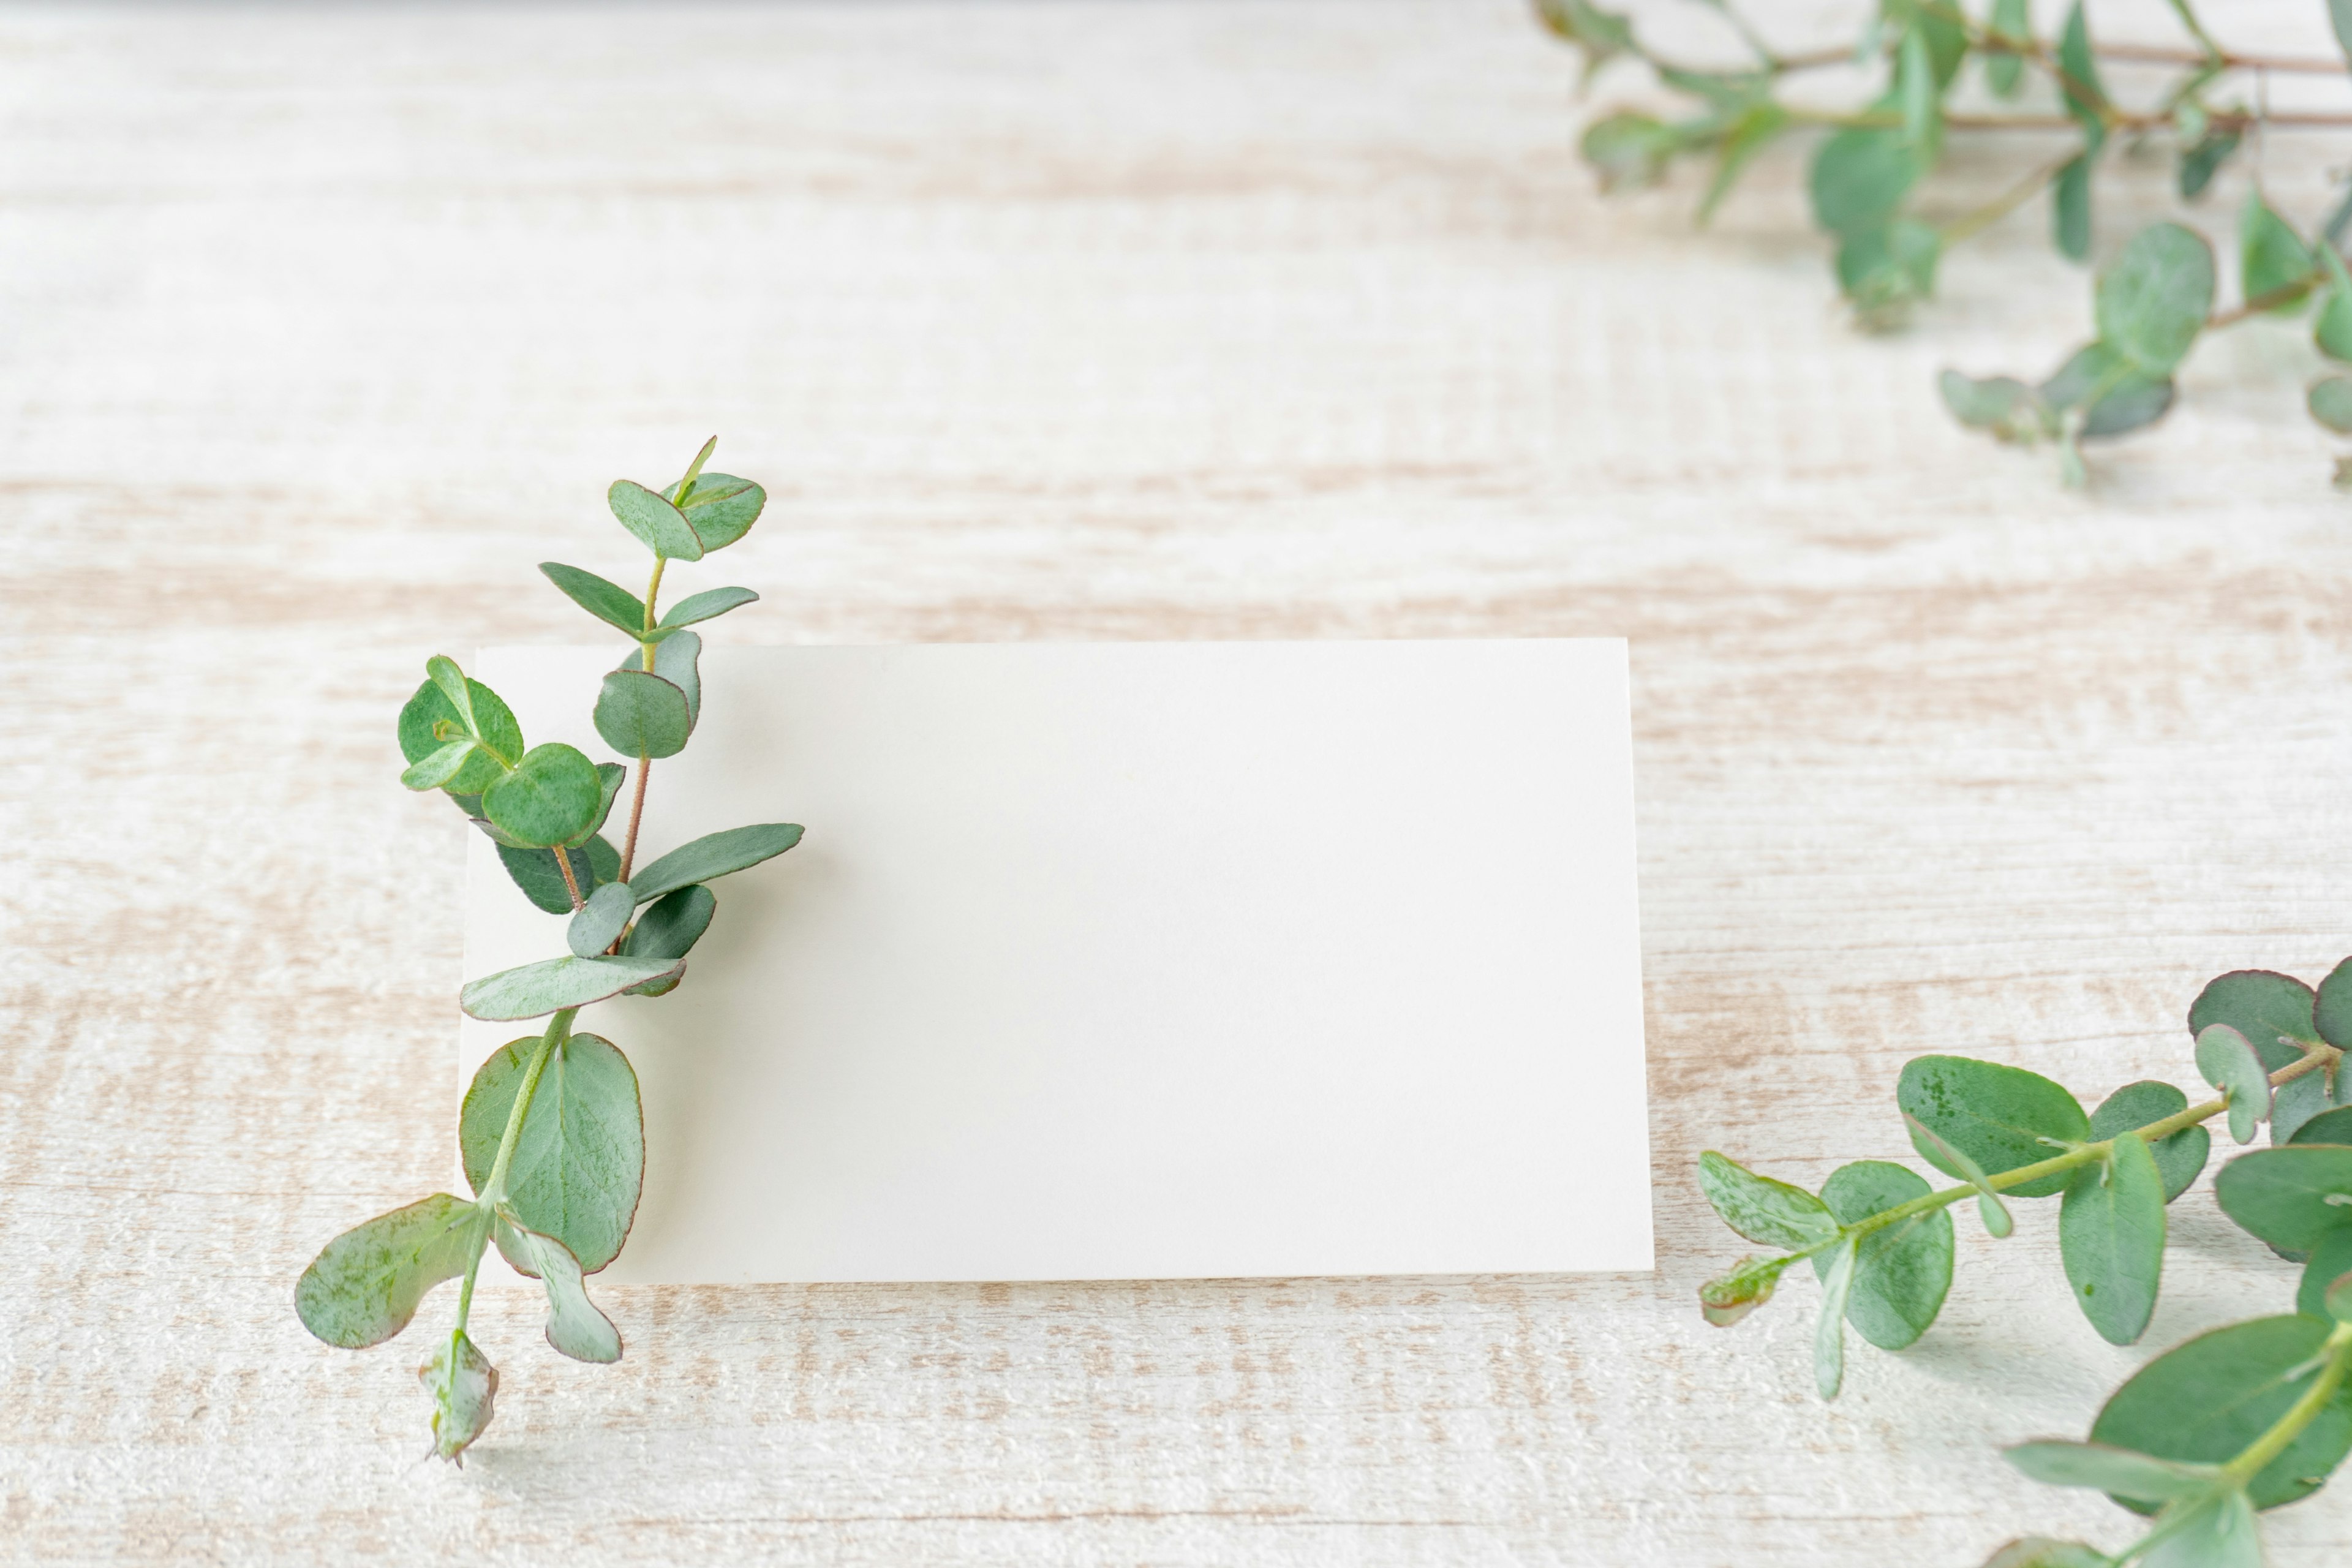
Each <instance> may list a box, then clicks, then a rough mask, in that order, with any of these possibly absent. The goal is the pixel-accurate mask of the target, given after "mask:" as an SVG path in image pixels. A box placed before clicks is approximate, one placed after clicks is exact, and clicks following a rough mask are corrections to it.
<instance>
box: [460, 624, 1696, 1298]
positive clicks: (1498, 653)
mask: <svg viewBox="0 0 2352 1568" xmlns="http://www.w3.org/2000/svg"><path fill="white" fill-rule="evenodd" d="M622 651H625V650H621V649H618V648H615V647H597V648H499V649H493V650H491V651H489V652H488V653H487V654H485V655H484V656H483V658H482V661H481V668H480V671H479V676H480V679H483V680H485V681H487V682H488V684H489V685H490V686H491V687H493V688H494V689H497V690H498V691H499V693H500V694H501V695H503V696H504V697H505V698H506V699H507V700H508V701H509V703H510V704H511V705H512V706H513V708H514V710H515V711H516V712H517V714H518V715H519V716H520V718H521V721H522V723H523V727H524V730H525V731H526V733H527V734H528V735H529V737H530V741H531V742H533V743H534V744H535V743H538V742H543V741H558V740H560V741H568V742H572V744H574V745H577V746H579V747H581V748H582V749H583V750H584V751H586V752H588V753H589V755H591V756H593V757H596V758H598V759H600V760H602V759H604V758H606V757H607V756H608V755H609V754H610V753H609V750H608V748H606V747H605V746H604V744H603V743H602V742H600V741H599V740H598V739H597V737H596V734H595V731H594V729H593V726H592V725H591V723H590V722H589V711H590V709H591V706H592V704H593V700H594V696H595V692H596V689H597V683H598V680H599V679H600V678H601V676H602V674H603V672H604V670H606V669H608V668H613V666H614V664H615V663H616V662H617V656H618V655H619V653H621V652H622ZM702 681H703V701H702V713H701V720H700V726H699V728H698V730H697V731H696V733H695V736H694V740H693V742H692V744H690V745H689V746H688V748H687V750H686V752H684V753H683V754H682V755H680V756H678V757H677V758H674V759H671V760H669V761H666V762H661V763H656V764H655V766H654V770H653V777H652V781H651V785H650V788H649V790H648V792H647V796H646V809H645V820H644V826H643V829H642V834H641V837H640V840H639V846H638V863H639V864H644V863H646V861H647V860H648V859H650V858H652V857H653V856H656V855H658V854H660V853H662V852H663V851H665V850H667V849H669V848H672V847H676V846H677V845H679V844H682V843H684V842H686V841H687V840H688V839H690V838H693V837H698V836H699V835H701V834H703V833H707V832H712V831H715V830H717V829H719V828H724V827H733V826H739V825H740V824H744V823H751V822H798V823H802V824H803V825H805V826H806V827H807V830H808V831H807V837H805V838H804V839H803V842H802V843H801V845H800V847H798V848H795V849H793V851H792V852H791V853H789V854H787V855H784V856H782V857H781V858H777V859H775V860H772V861H769V862H768V863H766V864H765V865H762V866H760V867H758V868H754V869H751V870H750V871H745V872H741V873H739V874H737V875H736V876H733V877H730V878H727V879H723V880H721V881H719V882H718V883H715V884H713V890H714V891H715V892H716V893H717V894H718V897H719V913H718V918H717V919H716V920H715V921H713V922H712V924H711V928H710V931H709V934H708V935H706V936H705V937H704V938H703V940H702V942H701V944H700V945H699V946H698V947H697V948H696V949H695V950H694V952H693V955H692V957H691V959H690V960H689V963H688V969H687V973H686V980H685V983H684V984H682V985H681V986H680V987H679V988H678V989H677V991H675V992H673V993H672V994H669V995H668V996H667V997H662V998H658V999H654V998H645V997H624V998H621V999H619V1000H617V1001H614V1002H607V1003H604V1004H600V1005H597V1006H595V1007H593V1008H591V1009H589V1010H588V1011H587V1012H586V1013H584V1014H583V1015H582V1016H581V1019H580V1022H579V1025H578V1027H580V1028H581V1029H582V1030H583V1031H587V1032H592V1033H595V1034H599V1035H603V1036H604V1037H607V1038H609V1039H611V1040H613V1041H614V1043H615V1044H617V1045H618V1046H619V1047H621V1048H622V1049H623V1050H624V1051H625V1052H626V1053H627V1055H628V1057H629V1058H630V1059H631V1061H633V1062H634V1063H635V1066H636V1069H637V1074H638V1078H639V1080H640V1083H641V1086H642V1092H643V1096H644V1104H645V1117H646V1147H647V1163H646V1186H645V1196H644V1199H643V1201H642V1203H641V1204H640V1205H638V1209H637V1215H636V1220H635V1228H634V1229H633V1231H632V1233H631V1235H630V1238H629V1242H628V1246H627V1247H626V1248H625V1250H624V1251H623V1252H622V1254H621V1257H620V1258H619V1259H618V1261H616V1262H615V1263H614V1265H613V1266H612V1268H610V1270H609V1271H608V1272H607V1273H606V1275H605V1276H604V1278H606V1279H612V1280H615V1281H621V1282H670V1283H719V1282H732V1281H757V1280H896V1279H940V1280H946V1279H1199V1278H1232V1277H1241V1276H1268V1275H1274V1276H1282V1275H1290V1276H1296V1275H1364V1274H1466V1273H1490V1272H1519V1271H1527V1272H1554V1271H1574V1270H1626V1269H1646V1268H1649V1267H1650V1266H1651V1240H1650V1194H1649V1163H1648V1157H1647V1140H1646V1130H1645V1116H1644V1114H1643V1105H1644V1100H1643V1052H1642V993H1641V977H1640V958H1641V944H1640V939H1639V932H1638V930H1637V926H1636V916H1635V908H1634V857H1633V763H1632V754H1631V744H1630V735H1629V717H1628V710H1627V695H1626V649H1625V645H1624V644H1623V643H1622V641H1618V640H1615V639H1577V640H1539V641H1517V642H1369V643H1367V642H1357V643H1344V642H1319V643H1168V644H1076V645H1074V644H1034V643H1029V644H1004V645H991V646H952V645H932V646H915V647H768V648H730V647H723V646H719V647H711V648H709V650H708V651H707V652H706V653H705V654H704V657H703V663H702ZM633 782H634V781H633ZM627 806H628V796H627V794H626V792H624V794H623V795H622V798H621V801H620V803H619V805H618V807H617V809H616V810H615V812H614V820H613V822H612V823H611V824H610V825H609V826H608V828H607V837H611V838H612V839H613V840H614V843H615V844H617V843H619V841H620V839H621V837H622V835H623V831H624V829H625V824H626V813H627ZM468 853H469V855H470V857H471V858H470V861H469V864H468V868H467V928H466V960H467V975H468V976H469V977H470V976H478V975H481V974H486V973H491V972H493V971H496V970H500V969H505V968H509V967H510V966H512V965H515V964H519V963H529V962H530V961H532V960H534V959H540V958H546V957H551V956H554V955H557V954H560V953H562V952H563V951H564V942H563V926H564V918H563V917H562V916H556V915H548V914H542V913H541V912H540V911H538V910H535V909H533V908H532V907H531V906H530V904H529V903H528V902H527V901H526V900H524V898H523V896H522V894H521V893H520V891H519V890H518V889H516V888H515V887H514V886H513V884H512V883H511V882H510V881H509V879H508V878H507V876H506V874H505V872H504V870H503V869H502V868H500V866H499V861H498V858H497V856H496V854H495V852H494V850H493V848H492V847H491V846H490V844H489V843H488V841H487V840H486V839H483V838H482V837H480V836H478V835H475V836H473V838H472V847H471V848H470V849H469V851H468ZM526 1032H536V1031H535V1030H534V1029H532V1027H531V1026H527V1025H515V1024H504V1025H488V1024H474V1023H468V1024H467V1026H465V1032H464V1041H463V1046H462V1050H463V1055H464V1061H463V1068H464V1071H465V1074H466V1076H467V1078H468V1079H470V1077H471V1076H472V1073H473V1070H474V1068H475V1067H476V1066H477V1065H478V1063H479V1062H480V1061H481V1060H482V1059H483V1058H485V1057H486V1056H488V1053H489V1052H490V1051H491V1050H492V1049H493V1048H495V1047H497V1046H498V1045H499V1044H501V1043H503V1042H504V1041H506V1040H508V1039H509V1038H512V1037H517V1036H519V1035H521V1034H523V1033H526Z"/></svg>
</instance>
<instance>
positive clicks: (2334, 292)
mask: <svg viewBox="0 0 2352 1568" xmlns="http://www.w3.org/2000/svg"><path fill="white" fill-rule="evenodd" d="M2315 249H2317V251H2318V252H2319V266H2320V269H2321V270H2322V271H2324V272H2326V274H2327V298H2326V300H2325V301H2324V302H2323V303H2322V304H2321V305H2320V307H2319V318H2318V320H2316V321H2314V322H2312V324H2311V341H2312V342H2313V344H2314V345H2315V346H2316V347H2317V348H2318V350H2319V352H2320V353H2324V354H2326V356H2327V357H2328V358H2329V359H2334V360H2352V272H2347V270H2346V269H2345V266H2344V258H2342V257H2340V256H2338V255H2336V247H2335V246H2333V245H2329V244H2325V243H2323V244H2321V245H2319V246H2317V247H2315Z"/></svg>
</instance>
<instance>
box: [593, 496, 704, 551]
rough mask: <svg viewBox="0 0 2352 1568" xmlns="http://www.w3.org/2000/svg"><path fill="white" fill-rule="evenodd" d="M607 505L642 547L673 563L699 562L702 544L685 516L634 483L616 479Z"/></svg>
mask: <svg viewBox="0 0 2352 1568" xmlns="http://www.w3.org/2000/svg"><path fill="white" fill-rule="evenodd" d="M604 500H605V502H606V503H607V504H608V505H610V506H611V507H612V509H613V515H614V517H616V518H618V519H619V520H620V522H621V526H622V527H623V528H625V529H627V530H628V531H630V532H631V533H633V534H635V535H636V537H637V541H638V542H639V543H641V544H643V545H644V546H645V547H646V549H648V550H650V551H652V552H654V553H655V554H656V555H659V556H662V557H664V558H665V559H667V560H671V561H699V560H701V559H702V541H701V540H699V539H697V538H696V537H695V535H694V530H692V529H691V528H688V526H687V525H686V517H685V514H683V513H682V512H680V511H679V510H677V508H676V507H674V506H672V505H671V504H670V503H669V502H668V501H667V500H664V499H663V498H662V497H660V496H657V495H656V494H654V492H653V491H651V490H649V489H646V487H645V486H643V485H641V484H638V483H637V482H636V481H635V480H634V479H615V480H614V481H613V488H612V489H609V490H607V491H605V492H604Z"/></svg>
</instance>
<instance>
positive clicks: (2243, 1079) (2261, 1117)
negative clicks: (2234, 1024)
mask: <svg viewBox="0 0 2352 1568" xmlns="http://www.w3.org/2000/svg"><path fill="white" fill-rule="evenodd" d="M2197 1070H2198V1071H2199V1072H2200V1073H2202V1074H2203V1075H2204V1078H2205V1081H2206V1082H2207V1083H2210V1084H2211V1085H2212V1086H2213V1087H2214V1088H2215V1089H2220V1090H2221V1092H2222V1094H2223V1095H2224V1096H2225V1097H2227V1099H2228V1100H2229V1102H2230V1136H2231V1137H2232V1138H2234V1139H2236V1140H2237V1141H2238V1142H2241V1143H2251V1142H2253V1138H2254V1127H2255V1124H2256V1123H2258V1122H2261V1121H2267V1120H2269V1118H2270V1113H2271V1079H2270V1074H2268V1073H2266V1072H2264V1071H2263V1059H2262V1058H2260V1057H2258V1056H2256V1055H2255V1054H2254V1047H2252V1045H2250V1044H2248V1043H2247V1040H2246V1037H2245V1036H2243V1035H2242V1034H2240V1033H2238V1031H2237V1030H2235V1029H2233V1028H2231V1026H2229V1025H2227V1024H2209V1025H2207V1026H2205V1027H2204V1028H2203V1029H2200V1030H2199V1031H2198V1035H2197Z"/></svg>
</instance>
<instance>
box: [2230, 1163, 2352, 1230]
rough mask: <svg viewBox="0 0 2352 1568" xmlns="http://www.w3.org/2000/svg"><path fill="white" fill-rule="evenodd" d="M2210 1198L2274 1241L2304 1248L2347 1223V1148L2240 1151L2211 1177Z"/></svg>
mask: <svg viewBox="0 0 2352 1568" xmlns="http://www.w3.org/2000/svg"><path fill="white" fill-rule="evenodd" d="M2213 1198H2214V1201H2215V1202H2217V1203H2219V1204H2220V1205H2221V1212H2222V1213H2223V1214H2226V1215H2229V1216H2230V1217H2231V1219H2233V1220H2235V1221H2237V1222H2238V1224H2239V1226H2241V1227H2242V1228H2243V1229H2245V1230H2247V1231H2249V1232H2251V1233H2252V1234H2253V1235H2254V1236H2257V1237H2261V1238H2262V1239H2263V1240H2264V1241H2266V1242H2269V1243H2270V1244H2271V1245H2272V1246H2273V1247H2278V1248H2279V1249H2281V1250H2282V1251H2285V1252H2291V1253H2307V1252H2309V1251H2311V1250H2312V1249H2313V1248H2314V1247H2317V1246H2318V1245H2319V1242H2320V1239H2321V1238H2322V1237H2325V1236H2326V1235H2327V1233H2328V1232H2330V1231H2332V1230H2336V1229H2337V1228H2339V1227H2341V1226H2345V1225H2347V1224H2352V1148H2346V1147H2344V1146H2343V1145H2341V1144H2337V1143H2290V1144H2287V1145H2286V1146H2285V1147H2284V1148H2273V1149H2257V1150H2254V1151H2253V1152H2251V1153H2246V1154H2241V1155H2239V1156H2238V1157H2237V1158H2236V1159H2234V1160H2232V1161H2231V1162H2230V1163H2228V1164H2226V1165H2224V1166H2222V1167H2221V1174H2219V1175H2217V1176H2215V1177H2214V1178H2213Z"/></svg>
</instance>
